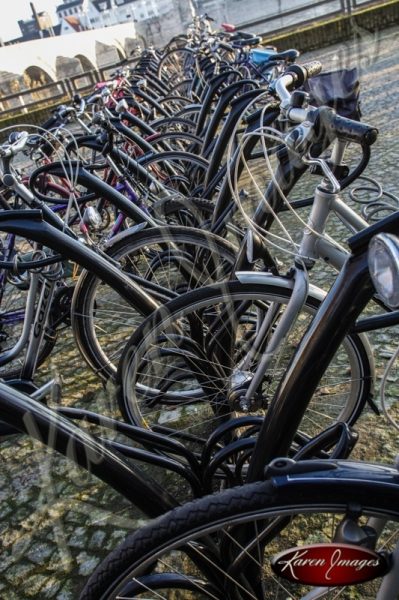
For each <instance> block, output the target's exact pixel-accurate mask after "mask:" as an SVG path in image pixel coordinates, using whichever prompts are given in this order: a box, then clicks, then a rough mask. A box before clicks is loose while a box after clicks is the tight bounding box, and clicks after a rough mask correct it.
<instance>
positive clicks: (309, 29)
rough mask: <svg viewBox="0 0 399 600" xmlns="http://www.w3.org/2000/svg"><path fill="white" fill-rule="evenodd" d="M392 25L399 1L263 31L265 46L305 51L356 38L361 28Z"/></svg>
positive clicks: (398, 16) (398, 13) (396, 19)
mask: <svg viewBox="0 0 399 600" xmlns="http://www.w3.org/2000/svg"><path fill="white" fill-rule="evenodd" d="M395 24H399V0H386V1H385V2H378V4H374V5H372V6H368V7H366V8H363V9H359V10H357V11H356V13H353V14H352V15H347V14H345V15H344V14H343V15H339V16H335V17H333V18H330V19H326V20H325V21H317V22H316V23H312V24H310V25H306V26H303V27H296V28H295V29H289V30H287V31H284V32H283V33H282V32H279V33H278V34H276V35H270V33H265V34H263V38H264V44H265V45H267V44H272V45H274V46H277V48H278V49H279V50H287V49H288V48H296V49H297V50H300V51H301V52H307V51H309V50H317V49H318V48H323V47H324V46H330V45H332V44H337V43H339V42H344V41H346V40H349V39H353V38H354V37H359V36H361V35H362V32H361V30H366V31H365V33H367V32H370V33H372V32H375V31H380V30H382V29H386V28H387V27H391V26H392V25H395Z"/></svg>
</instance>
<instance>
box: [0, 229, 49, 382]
mask: <svg viewBox="0 0 399 600" xmlns="http://www.w3.org/2000/svg"><path fill="white" fill-rule="evenodd" d="M34 252H35V248H34V246H33V245H32V244H31V243H30V242H28V241H27V240H25V239H23V238H20V237H19V236H15V235H10V234H5V233H3V234H1V235H0V259H1V260H6V261H12V260H13V259H14V258H15V257H16V256H17V255H20V256H24V255H25V256H27V257H29V259H30V258H32V257H33V255H34ZM31 285H32V280H31V278H30V276H29V274H27V273H24V274H22V275H18V274H17V273H13V272H12V271H11V270H7V269H1V270H0V377H2V378H3V379H6V380H11V379H18V378H19V376H20V373H21V369H22V366H23V364H24V359H25V351H26V348H27V344H28V340H26V342H25V344H23V343H22V342H21V340H22V338H21V336H22V334H23V328H24V323H25V321H26V319H27V318H28V317H27V304H28V298H29V290H30V287H31ZM38 294H39V291H37V292H36V293H35V298H36V300H37V298H38ZM31 302H32V300H31ZM33 302H35V299H33ZM31 309H33V306H32V307H31ZM56 339H57V333H56V331H54V330H53V331H51V332H50V331H48V330H47V332H46V334H45V337H44V339H43V341H42V343H41V345H40V348H39V353H38V357H37V363H36V364H37V366H39V365H41V364H42V363H43V362H44V360H45V359H46V358H47V357H48V355H49V354H50V353H51V351H52V350H53V348H54V345H55V343H56ZM18 348H19V350H18Z"/></svg>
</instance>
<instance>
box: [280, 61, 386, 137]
mask: <svg viewBox="0 0 399 600" xmlns="http://www.w3.org/2000/svg"><path fill="white" fill-rule="evenodd" d="M321 70H322V64H321V62H319V61H318V60H314V61H312V62H309V63H305V64H304V65H291V66H290V67H289V69H288V70H287V71H286V72H285V73H284V74H283V75H281V77H279V78H278V79H277V81H276V84H275V91H276V93H277V95H278V96H279V98H280V100H281V109H282V111H283V112H284V111H285V114H286V116H287V117H288V118H289V119H290V120H291V121H295V122H297V123H302V122H303V121H305V120H307V119H309V117H310V114H311V113H314V116H315V120H314V123H315V130H316V133H317V134H318V135H320V134H321V135H322V136H327V137H328V138H330V139H331V140H332V139H334V138H338V139H340V140H344V141H347V142H355V143H357V144H360V145H362V146H371V145H372V144H374V142H375V141H376V139H377V135H378V129H377V128H376V127H372V126H371V125H368V124H367V123H360V122H358V121H353V120H352V119H347V118H345V117H341V116H340V115H337V114H336V112H335V111H334V110H333V109H332V108H329V107H327V106H324V107H321V108H319V109H317V110H316V109H315V108H314V107H309V108H297V107H294V106H292V104H291V92H290V89H292V88H298V87H300V86H301V85H303V84H304V83H305V81H307V80H308V79H310V78H311V77H314V76H316V75H318V74H319V73H320V72H321ZM317 130H318V131H317Z"/></svg>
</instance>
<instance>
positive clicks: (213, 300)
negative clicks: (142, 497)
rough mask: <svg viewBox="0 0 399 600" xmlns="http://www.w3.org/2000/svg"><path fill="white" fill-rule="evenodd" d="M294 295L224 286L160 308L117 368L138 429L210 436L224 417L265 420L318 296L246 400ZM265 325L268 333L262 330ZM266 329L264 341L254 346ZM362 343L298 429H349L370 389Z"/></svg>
mask: <svg viewBox="0 0 399 600" xmlns="http://www.w3.org/2000/svg"><path fill="white" fill-rule="evenodd" d="M291 293H292V291H291V290H290V289H287V288H286V287H283V285H281V284H279V283H278V281H276V284H274V285H273V284H270V285H269V284H267V285H266V284H265V285H259V284H252V283H251V284H242V283H240V282H238V281H236V282H229V283H222V284H220V285H215V286H209V287H208V288H202V289H198V290H195V291H193V292H191V293H189V294H185V295H184V296H182V297H180V298H177V299H175V300H173V301H172V302H170V303H168V305H166V306H165V307H163V309H162V310H160V311H156V312H155V313H154V314H153V315H152V316H151V317H150V318H149V319H147V320H146V321H145V322H144V323H143V324H142V326H141V327H140V328H139V329H138V330H137V331H136V333H135V334H134V335H133V336H132V338H131V339H130V341H129V342H128V344H127V346H126V348H125V351H124V354H123V357H122V360H121V362H120V367H119V372H118V386H119V393H118V395H119V401H120V407H121V410H122V411H123V414H124V416H125V418H126V419H127V420H129V421H130V422H133V423H135V424H136V425H139V426H142V427H147V428H149V427H150V428H151V427H156V426H159V425H165V424H167V426H168V427H170V429H171V431H170V435H173V432H175V433H176V435H177V436H179V435H181V433H190V434H193V435H195V436H199V437H202V438H207V437H208V436H209V435H210V434H211V433H212V431H214V430H215V429H216V428H217V427H218V426H219V425H220V424H221V423H222V422H224V421H225V420H226V419H230V418H232V417H235V416H240V415H242V414H245V413H248V412H250V413H253V414H258V415H264V414H265V412H266V411H267V408H268V406H269V403H270V401H271V399H272V398H273V396H274V394H275V392H276V390H277V387H278V385H279V384H280V381H281V379H282V377H283V374H284V373H285V371H286V368H287V366H288V364H289V362H290V360H291V358H292V356H293V354H294V352H295V350H296V347H297V346H298V344H299V342H300V340H301V338H302V336H303V334H304V333H305V331H306V330H307V328H308V326H309V323H310V322H311V320H312V318H313V315H314V314H315V312H316V311H317V309H318V307H319V305H320V300H319V299H318V298H316V297H313V296H312V295H309V296H308V298H307V300H306V302H305V305H304V306H303V308H302V310H301V312H300V314H299V316H298V318H297V320H296V321H295V323H293V324H292V327H291V331H290V332H289V334H288V336H287V337H286V339H285V340H284V342H283V344H282V345H281V347H280V351H279V352H278V353H275V355H274V356H273V359H272V362H271V364H270V366H269V367H268V369H267V371H266V372H265V373H263V374H262V381H261V384H260V385H259V386H258V388H257V391H256V395H255V396H254V397H253V398H251V403H250V404H249V405H246V406H244V405H243V403H242V397H243V396H244V394H245V391H246V389H247V387H248V385H249V384H250V383H251V381H252V379H253V377H254V374H255V372H256V369H257V367H258V365H259V361H260V359H261V357H262V355H263V353H264V352H267V344H268V341H269V340H270V336H271V335H272V334H273V332H274V330H275V327H276V325H277V323H278V322H279V319H280V318H281V316H282V314H283V313H284V310H285V307H286V305H287V303H288V301H289V299H290V297H291ZM265 324H266V327H265ZM260 327H263V338H262V344H261V345H260V346H259V347H258V348H257V350H256V351H255V350H254V342H255V339H256V337H257V334H258V332H259V330H260ZM371 371H372V368H371V365H370V359H369V354H368V352H367V349H366V348H365V346H364V344H363V340H362V338H361V337H360V336H357V335H348V336H347V337H346V338H345V339H344V341H343V343H342V344H341V346H340V348H339V350H338V352H337V353H336V355H335V357H334V359H333V360H332V362H331V363H330V365H329V368H328V369H327V371H326V373H325V374H324V376H323V377H321V380H320V383H319V386H318V388H317V390H316V392H315V394H314V396H313V398H312V400H311V403H310V405H309V406H308V409H307V410H306V413H305V415H304V417H303V420H302V423H301V431H302V432H303V433H305V434H306V435H307V436H309V437H313V436H315V435H317V434H318V433H320V432H321V431H323V430H324V429H326V428H327V427H328V426H330V425H332V424H333V423H335V422H337V421H346V422H347V423H349V424H352V423H353V422H354V421H355V420H356V419H357V417H358V416H359V414H360V412H361V409H362V407H363V405H364V403H365V401H366V399H367V397H368V394H369V393H370V386H371V379H372V377H371Z"/></svg>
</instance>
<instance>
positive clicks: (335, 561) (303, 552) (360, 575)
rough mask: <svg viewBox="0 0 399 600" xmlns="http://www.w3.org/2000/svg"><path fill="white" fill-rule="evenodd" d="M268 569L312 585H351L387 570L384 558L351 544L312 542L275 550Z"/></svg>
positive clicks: (381, 555) (386, 560) (281, 575)
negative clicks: (282, 550) (276, 551)
mask: <svg viewBox="0 0 399 600" xmlns="http://www.w3.org/2000/svg"><path fill="white" fill-rule="evenodd" d="M272 569H273V571H274V572H275V573H276V574H277V575H279V576H280V577H284V578H285V579H289V580H290V581H293V582H296V583H304V584H308V585H315V586H324V587H328V586H340V585H355V584H358V583H362V582H364V581H370V580H371V579H374V578H375V577H381V576H382V575H385V573H386V572H387V571H388V570H389V563H388V559H387V557H386V556H385V555H384V554H378V553H376V552H373V551H372V550H369V549H367V548H362V547H360V546H353V545H351V544H312V545H310V546H299V547H297V548H291V549H290V550H286V551H284V552H281V553H280V554H277V555H276V556H274V557H273V559H272Z"/></svg>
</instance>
